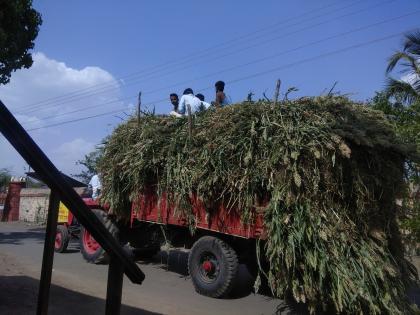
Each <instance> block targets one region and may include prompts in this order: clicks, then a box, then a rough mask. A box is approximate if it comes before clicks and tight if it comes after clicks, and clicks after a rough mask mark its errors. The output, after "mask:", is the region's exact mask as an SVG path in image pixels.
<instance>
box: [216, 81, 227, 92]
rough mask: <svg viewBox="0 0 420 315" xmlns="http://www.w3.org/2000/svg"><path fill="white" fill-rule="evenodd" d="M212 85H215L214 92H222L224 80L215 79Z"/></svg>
mask: <svg viewBox="0 0 420 315" xmlns="http://www.w3.org/2000/svg"><path fill="white" fill-rule="evenodd" d="M214 86H215V87H216V92H223V91H224V89H225V82H223V81H217V82H216V83H215V84H214Z"/></svg>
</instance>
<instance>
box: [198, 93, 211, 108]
mask: <svg viewBox="0 0 420 315" xmlns="http://www.w3.org/2000/svg"><path fill="white" fill-rule="evenodd" d="M196 97H197V98H198V99H199V100H200V101H201V106H200V110H206V109H209V107H210V106H211V104H209V103H207V102H205V101H204V95H203V94H201V93H198V94H197V95H196Z"/></svg>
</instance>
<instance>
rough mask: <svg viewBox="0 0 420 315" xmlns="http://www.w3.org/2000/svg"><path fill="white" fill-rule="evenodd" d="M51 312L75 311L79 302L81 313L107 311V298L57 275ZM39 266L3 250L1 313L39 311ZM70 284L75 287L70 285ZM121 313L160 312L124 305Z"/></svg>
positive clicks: (64, 314) (17, 314) (15, 314)
mask: <svg viewBox="0 0 420 315" xmlns="http://www.w3.org/2000/svg"><path fill="white" fill-rule="evenodd" d="M53 277H54V280H53V283H52V284H51V291H50V292H51V295H50V305H49V312H48V314H57V315H67V314H68V315H72V314H74V306H75V305H77V310H78V313H79V314H104V312H105V300H104V299H103V298H100V297H97V296H94V295H93V294H94V292H90V290H89V289H87V288H86V287H81V286H80V285H77V284H76V283H72V281H71V279H68V278H63V277H60V276H58V275H54V276H53ZM38 287H39V270H38V271H36V270H34V269H32V268H31V267H30V266H23V264H21V263H20V262H18V261H17V260H16V259H15V258H14V257H12V256H8V255H6V254H4V253H0V314H8V315H28V314H35V313H36V306H37V297H38ZM69 287H71V288H72V289H68V288H69ZM121 314H139V315H157V314H158V313H154V312H149V311H145V310H142V309H139V308H135V307H131V306H127V305H122V309H121Z"/></svg>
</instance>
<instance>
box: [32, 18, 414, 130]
mask: <svg viewBox="0 0 420 315" xmlns="http://www.w3.org/2000/svg"><path fill="white" fill-rule="evenodd" d="M419 13H420V10H417V11H414V12H410V13H406V14H403V15H400V16H397V17H393V18H389V19H385V20H382V21H378V22H375V23H372V24H369V25H365V26H361V27H358V28H355V29H352V30H349V31H345V32H341V33H338V34H335V35H332V36H328V37H325V38H322V39H319V40H316V41H312V42H309V43H306V44H304V45H300V46H297V47H294V48H291V49H288V50H283V51H281V52H278V53H275V54H272V55H270V56H266V57H263V58H259V59H256V60H252V61H249V62H247V63H243V64H240V65H236V66H233V67H230V68H227V69H223V70H219V71H217V72H213V73H210V74H206V75H204V76H201V77H198V78H194V79H192V80H187V81H183V82H178V83H175V84H173V85H170V86H165V87H162V88H159V89H157V90H154V91H160V90H164V89H168V88H171V87H174V86H179V85H181V84H185V83H189V82H193V81H197V80H200V79H205V78H208V77H212V76H213V75H217V74H220V73H226V72H230V71H232V70H236V69H238V68H242V67H245V66H248V65H252V64H256V63H259V62H262V61H266V60H269V59H273V58H275V57H278V56H281V55H284V54H287V53H291V52H294V51H297V50H300V49H303V48H307V47H310V46H313V45H316V44H320V43H323V42H327V41H330V40H332V39H335V38H339V37H343V36H347V35H350V34H353V33H356V32H360V31H364V30H366V29H369V28H373V27H377V26H379V25H382V24H385V23H389V22H392V21H396V20H400V19H403V18H407V17H409V16H412V15H416V14H419ZM146 93H150V92H146ZM131 98H132V96H130V97H126V98H123V99H117V100H114V101H109V102H106V103H100V104H97V105H93V106H89V107H84V108H82V109H76V110H73V111H70V112H65V113H60V114H57V115H51V116H47V117H42V118H41V119H42V120H47V119H50V118H57V117H59V116H64V115H68V114H73V113H77V112H81V111H85V110H90V109H93V108H97V107H101V106H104V105H108V104H112V103H117V102H121V101H123V100H127V99H131ZM32 123H35V122H32Z"/></svg>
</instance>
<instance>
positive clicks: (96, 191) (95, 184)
mask: <svg viewBox="0 0 420 315" xmlns="http://www.w3.org/2000/svg"><path fill="white" fill-rule="evenodd" d="M89 187H91V188H92V199H96V198H98V197H99V195H100V194H101V189H102V184H101V181H100V179H99V176H98V175H97V174H95V175H93V176H92V178H91V179H90V182H89Z"/></svg>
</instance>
